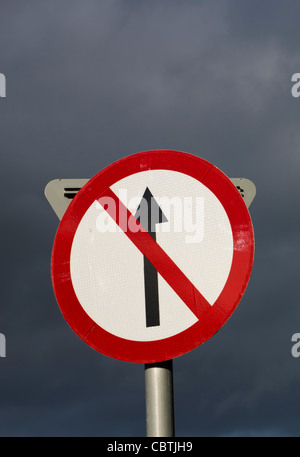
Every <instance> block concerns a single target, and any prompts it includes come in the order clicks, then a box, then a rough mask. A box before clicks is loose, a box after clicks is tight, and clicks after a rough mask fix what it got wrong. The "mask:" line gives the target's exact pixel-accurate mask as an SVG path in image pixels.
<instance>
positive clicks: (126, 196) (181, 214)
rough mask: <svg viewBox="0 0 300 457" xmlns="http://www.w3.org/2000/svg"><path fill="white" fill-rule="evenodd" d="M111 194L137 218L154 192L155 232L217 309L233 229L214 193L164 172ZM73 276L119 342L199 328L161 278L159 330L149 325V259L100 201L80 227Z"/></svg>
mask: <svg viewBox="0 0 300 457" xmlns="http://www.w3.org/2000/svg"><path fill="white" fill-rule="evenodd" d="M110 189H111V190H112V191H113V192H114V194H115V195H116V196H117V197H118V198H119V200H120V201H121V202H122V203H123V204H124V205H125V207H126V208H128V209H129V211H130V212H131V213H132V214H133V215H135V214H138V213H139V208H140V207H141V206H140V204H141V200H142V198H143V196H145V195H146V194H145V192H146V193H147V192H148V195H150V196H151V197H152V201H153V200H154V203H155V204H157V205H158V207H159V208H160V210H161V211H162V213H163V215H164V217H163V218H162V220H161V221H160V222H159V221H158V220H157V221H155V222H156V223H155V225H154V226H153V227H152V229H153V231H155V239H156V242H157V244H158V245H159V246H160V247H161V248H162V249H163V250H164V251H165V252H166V254H167V255H168V256H169V257H170V258H171V259H172V261H173V262H174V263H175V264H176V265H177V266H178V267H179V268H180V270H181V271H182V272H183V273H184V275H185V276H186V277H187V278H188V279H189V280H190V281H191V283H192V284H193V285H194V286H195V288H196V289H197V290H198V291H199V292H200V293H201V294H202V296H203V297H204V298H205V299H206V300H207V302H208V303H209V304H210V305H211V306H212V305H213V304H214V303H215V301H216V300H217V298H218V297H219V295H220V293H221V292H222V290H223V288H224V286H225V284H226V281H227V279H228V276H229V273H230V269H231V265H232V258H233V234H232V229H231V224H230V221H229V218H228V216H227V213H226V211H225V209H224V208H223V206H222V204H221V203H220V201H219V200H218V198H217V197H216V196H215V195H214V193H213V192H211V191H210V190H209V189H208V187H206V186H205V185H204V184H202V183H201V182H200V181H199V180H197V179H195V178H193V177H191V176H189V175H187V174H185V173H181V172H178V171H173V170H165V169H161V170H160V169H158V170H156V169H155V170H147V171H141V172H138V173H134V174H131V175H129V176H127V177H125V178H123V179H121V180H120V181H118V182H116V183H114V184H113V185H112V186H111V187H110ZM144 199H145V197H144ZM140 214H141V215H142V213H141V212H140ZM136 217H137V216H136ZM141 224H142V225H143V222H142V221H141ZM70 273H71V280H72V285H73V288H74V291H75V294H76V296H77V298H78V301H79V302H80V304H81V306H82V307H83V309H84V311H85V312H86V313H87V314H88V316H89V317H90V318H91V319H92V320H93V321H94V322H95V323H96V324H98V325H99V326H100V327H101V328H103V329H104V330H106V331H107V332H109V333H111V334H113V335H115V336H117V337H121V338H125V339H127V340H133V341H155V340H161V339H164V338H168V337H171V336H173V335H177V334H178V333H180V332H182V331H184V330H186V329H187V328H189V327H191V326H193V325H194V324H195V323H196V322H197V321H198V318H197V317H196V315H195V314H194V313H193V312H192V311H191V310H190V309H189V307H187V305H186V304H185V303H184V302H183V301H182V300H181V298H180V297H179V296H178V295H177V294H176V293H175V291H174V290H173V288H172V287H170V285H169V284H168V283H167V282H166V281H165V280H164V279H163V277H162V276H161V275H160V274H159V273H158V277H157V284H155V283H154V285H153V286H151V287H152V289H153V288H155V287H157V288H158V296H159V323H158V322H156V323H155V322H154V324H153V323H152V324H150V325H147V323H146V318H145V293H146V288H147V286H146V282H147V278H146V273H145V258H144V256H143V254H142V253H141V251H140V250H139V249H138V248H137V247H136V246H135V245H134V244H133V243H132V242H131V240H130V239H129V238H128V237H127V235H126V234H125V233H124V231H123V230H122V229H121V228H120V227H119V226H118V225H117V223H116V222H115V220H114V219H113V218H112V217H111V216H110V215H109V214H108V212H107V211H106V210H105V209H104V207H103V206H102V205H101V204H100V203H99V202H98V201H94V202H91V206H90V207H89V208H88V210H87V211H86V213H85V214H84V216H83V218H82V219H81V221H80V223H79V225H78V227H77V230H76V233H75V236H74V239H73V244H72V248H71V256H70ZM149 274H150V273H149ZM150 282H151V279H150ZM152 292H153V291H152ZM152 299H153V298H152Z"/></svg>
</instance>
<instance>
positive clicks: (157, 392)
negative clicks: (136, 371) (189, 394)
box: [145, 360, 175, 437]
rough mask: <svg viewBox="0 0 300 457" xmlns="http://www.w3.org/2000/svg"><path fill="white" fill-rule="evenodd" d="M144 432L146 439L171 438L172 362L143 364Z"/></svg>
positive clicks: (172, 409)
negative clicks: (144, 394)
mask: <svg viewBox="0 0 300 457" xmlns="http://www.w3.org/2000/svg"><path fill="white" fill-rule="evenodd" d="M145 393H146V430H147V436H148V437H173V436H175V430H174V398H173V361H172V360H167V361H166V362H159V363H149V364H145Z"/></svg>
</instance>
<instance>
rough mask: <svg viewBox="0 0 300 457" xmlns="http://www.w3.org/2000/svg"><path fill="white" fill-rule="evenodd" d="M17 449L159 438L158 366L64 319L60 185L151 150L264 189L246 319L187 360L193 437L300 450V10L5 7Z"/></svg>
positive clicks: (182, 382) (5, 325)
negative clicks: (59, 281)
mask: <svg viewBox="0 0 300 457" xmlns="http://www.w3.org/2000/svg"><path fill="white" fill-rule="evenodd" d="M0 10H1V12H0V73H3V74H5V76H6V82H7V97H6V98H0V144H1V170H2V182H1V187H2V192H1V207H2V218H1V221H2V223H1V237H0V239H1V258H2V263H1V278H2V281H1V307H0V332H2V333H4V334H5V336H6V340H7V357H6V358H1V359H0V405H1V407H0V435H1V436H24V435H25V436H49V435H50V436H58V435H61V436H64V435H65V436H74V435H80V436H84V435H90V436H122V435H124V436H144V435H145V425H144V371H143V366H142V365H138V364H128V363H125V362H120V361H117V360H113V359H110V358H107V357H105V356H102V355H101V354H98V353H96V352H95V351H93V350H92V349H91V348H89V347H88V346H86V345H85V344H84V343H83V342H82V341H81V340H79V338H78V337H77V336H76V335H75V334H74V333H73V332H72V331H71V330H70V329H69V327H68V325H67V324H66V322H65V321H64V319H63V317H62V315H61V313H60V311H59V308H58V306H57V304H56V300H55V297H54V294H53V291H52V284H51V277H50V257H51V249H52V244H53V241H54V237H55V232H56V230H57V227H58V222H59V221H58V219H57V218H56V216H55V214H54V213H53V211H52V210H51V208H50V206H49V205H48V203H47V201H46V199H45V198H44V195H43V191H44V187H45V185H46V184H47V183H48V182H49V181H50V180H51V179H54V178H89V177H92V176H93V175H95V174H96V173H97V172H98V171H100V170H101V169H103V168H104V167H105V166H107V165H109V164H110V163H112V162H114V161H115V160H118V159H120V158H122V157H125V156H127V155H129V154H133V153H136V152H139V151H143V150H148V149H157V148H160V149H162V148H167V149H176V150H182V151H186V152H189V153H192V154H196V155H198V156H199V157H202V158H204V159H206V160H208V161H210V162H211V163H213V164H214V165H216V166H217V167H218V168H220V169H221V170H222V171H223V172H225V173H226V174H227V175H228V176H229V177H240V176H244V177H247V178H249V179H251V180H252V181H253V182H254V183H255V184H256V186H257V196H256V199H255V200H254V202H253V204H252V206H251V207H250V212H251V216H252V220H253V225H254V230H255V236H256V254H255V262H254V268H253V273H252V276H251V279H250V283H249V286H248V288H247V290H246V293H245V295H244V297H243V299H242V301H241V303H240V305H239V307H238V308H237V310H236V311H235V313H234V314H233V315H232V317H231V318H230V320H229V321H228V322H227V323H226V325H225V326H224V327H223V328H222V329H221V330H220V331H219V332H218V333H217V334H216V335H215V336H214V337H213V338H212V339H211V340H209V341H208V342H206V343H205V344H204V345H203V346H201V347H199V348H198V349H196V350H194V351H192V352H190V353H188V354H186V355H184V356H182V357H179V358H177V359H176V360H175V361H174V384H175V406H176V433H177V435H178V436H221V435H222V436H223V435H226V436H240V435H247V436H261V435H262V436H264V435H268V436H269V435H271V436H284V435H289V436H291V435H299V431H298V427H297V421H298V410H299V403H300V397H299V393H298V392H299V389H297V386H298V385H299V380H300V379H299V378H300V367H299V364H300V361H299V360H298V359H296V358H293V357H292V355H291V346H292V343H291V336H292V334H293V333H296V332H299V331H300V314H299V298H298V295H299V294H298V290H297V284H298V276H299V257H298V252H299V242H300V235H299V229H298V227H299V222H300V217H299V190H298V182H299V177H300V174H299V170H300V154H299V145H300V135H299V120H300V116H299V111H300V100H299V99H296V98H293V97H292V95H291V87H292V82H291V77H292V75H293V74H294V73H296V72H300V59H299V33H300V32H299V14H300V5H298V4H297V3H295V2H292V1H290V0H287V1H285V2H280V1H270V0H269V1H264V2H258V1H251V2H250V1H248V2H245V1H244V2H240V1H238V0H236V1H233V0H224V1H222V2H221V1H219V2H210V1H190V2H184V1H179V0H176V1H159V2H158V1H151V2H150V1H144V2H137V1H130V0H129V1H126V2H125V1H123V2H117V1H115V0H109V1H108V0H104V1H102V2H97V1H91V0H90V1H86V2H80V1H78V0H75V1H74V0H73V1H69V0H63V1H58V0H54V1H52V2H45V1H44V2H40V1H39V2H38V1H27V2H21V1H16V0H12V1H10V2H2V3H1V9H0Z"/></svg>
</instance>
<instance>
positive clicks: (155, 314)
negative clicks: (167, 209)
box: [135, 187, 168, 327]
mask: <svg viewBox="0 0 300 457" xmlns="http://www.w3.org/2000/svg"><path fill="white" fill-rule="evenodd" d="M135 218H136V219H137V221H138V222H139V223H140V224H141V225H142V226H143V227H144V229H146V230H147V232H149V234H150V235H151V237H152V238H153V239H154V241H156V227H155V226H156V224H161V223H163V222H167V221H168V219H167V218H166V216H165V215H164V213H163V212H162V210H161V208H160V207H159V206H158V204H157V202H156V200H155V198H154V197H153V195H152V193H151V192H150V190H149V189H148V187H147V188H146V190H145V192H144V195H143V197H142V200H141V202H140V204H139V207H138V209H137V211H136V214H135ZM144 279H145V303H146V327H155V326H158V325H159V324H160V321H159V299H158V277H157V270H156V268H155V267H154V266H153V265H152V263H151V262H150V261H149V260H148V259H147V257H145V256H144Z"/></svg>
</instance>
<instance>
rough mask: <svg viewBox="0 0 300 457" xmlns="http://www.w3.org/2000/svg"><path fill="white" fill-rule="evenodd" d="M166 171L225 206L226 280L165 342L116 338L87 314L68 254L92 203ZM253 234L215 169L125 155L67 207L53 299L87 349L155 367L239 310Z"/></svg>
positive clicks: (163, 157)
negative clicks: (146, 174) (126, 181)
mask: <svg viewBox="0 0 300 457" xmlns="http://www.w3.org/2000/svg"><path fill="white" fill-rule="evenodd" d="M155 169H167V170H173V171H178V172H181V173H185V174H187V175H189V176H191V177H193V178H195V179H197V180H198V181H200V182H202V183H203V184H204V185H205V186H206V187H207V188H208V189H210V190H211V191H212V192H213V193H214V194H215V195H216V197H217V198H218V199H219V201H220V202H221V204H222V205H223V207H224V209H225V211H226V213H227V216H228V218H229V221H230V223H231V228H232V234H233V246H234V249H233V260H232V265H231V270H230V273H229V276H228V279H227V282H226V284H225V286H224V288H223V290H222V292H221V294H220V295H219V297H218V299H217V300H216V302H215V303H214V304H213V306H212V307H211V309H209V311H207V312H206V314H205V315H204V316H202V317H201V319H200V320H199V321H198V322H196V323H195V324H194V325H193V326H191V327H189V328H188V329H186V330H184V331H183V332H181V333H179V334H177V335H175V336H172V337H169V338H165V339H162V340H156V341H132V340H127V339H124V338H120V337H117V336H115V335H113V334H111V333H109V332H107V331H106V330H104V329H103V328H101V327H100V326H99V325H98V324H96V323H95V322H94V321H93V320H92V319H91V318H90V317H89V316H88V314H87V313H86V312H85V311H84V309H83V308H82V306H81V304H80V303H79V301H78V299H77V296H76V294H75V291H74V289H73V285H72V280H71V273H70V254H71V248H72V242H73V238H74V235H75V233H76V230H77V227H78V225H79V223H80V221H81V219H82V217H83V216H84V214H85V212H86V211H87V209H88V208H89V207H90V205H91V204H92V202H93V201H95V200H96V199H98V198H99V197H100V196H101V194H102V193H103V192H104V191H105V190H106V189H107V188H108V187H110V186H111V185H112V184H114V183H115V182H117V181H119V180H120V179H122V178H125V177H126V176H129V175H131V174H134V173H138V172H140V171H145V170H155ZM253 258H254V233H253V227H252V222H251V218H250V215H249V212H248V210H247V207H246V205H245V203H244V202H243V199H242V197H241V196H240V194H239V192H238V190H237V189H236V188H235V186H234V185H233V184H232V182H231V181H230V179H229V178H227V176H226V175H225V174H224V173H222V172H221V171H220V170H219V169H218V168H216V167H215V166H214V165H212V164H210V163H209V162H207V161H206V160H203V159H201V158H199V157H197V156H194V155H191V154H187V153H185V152H180V151H172V150H155V151H145V152H140V153H138V154H133V155H131V156H128V157H125V158H123V159H121V160H119V161H117V162H115V163H113V164H112V165H110V166H108V167H106V168H105V169H104V170H102V171H100V172H99V173H98V174H97V175H95V176H94V177H93V178H92V179H90V180H89V181H88V182H87V184H86V185H85V186H84V187H83V188H82V189H81V190H80V191H79V192H78V194H77V195H76V197H75V198H74V199H73V200H72V202H71V203H70V205H69V207H68V208H67V210H66V212H65V214H64V216H63V218H62V220H61V222H60V225H59V227H58V230H57V234H56V237H55V240H54V245H53V251H52V259H51V274H52V282H53V288H54V292H55V296H56V299H57V302H58V304H59V307H60V309H61V312H62V314H63V316H64V317H65V319H66V321H67V322H68V324H69V325H70V327H71V328H72V329H73V330H74V331H75V332H76V333H77V335H78V336H79V337H80V338H81V339H83V340H84V341H85V342H86V343H87V344H88V345H90V346H91V347H93V348H94V349H95V350H97V351H99V352H101V353H102V354H104V355H107V356H109V357H113V358H115V359H119V360H123V361H128V362H137V363H154V362H160V361H164V360H168V359H172V358H174V357H178V356H180V355H182V354H184V353H186V352H189V351H190V350H192V349H194V348H196V347H197V346H199V345H200V344H202V343H203V342H205V341H206V340H208V339H209V338H210V337H211V336H213V335H214V334H215V333H216V332H217V331H218V330H219V329H220V328H221V327H222V326H223V325H224V324H225V322H226V321H227V319H228V318H229V317H230V316H231V314H232V313H233V311H234V310H235V309H236V307H237V305H238V303H239V301H240V300H241V298H242V296H243V293H244V291H245V289H246V286H247V283H248V281H249V278H250V274H251V269H252V265H253Z"/></svg>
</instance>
